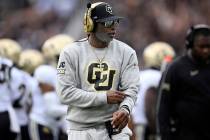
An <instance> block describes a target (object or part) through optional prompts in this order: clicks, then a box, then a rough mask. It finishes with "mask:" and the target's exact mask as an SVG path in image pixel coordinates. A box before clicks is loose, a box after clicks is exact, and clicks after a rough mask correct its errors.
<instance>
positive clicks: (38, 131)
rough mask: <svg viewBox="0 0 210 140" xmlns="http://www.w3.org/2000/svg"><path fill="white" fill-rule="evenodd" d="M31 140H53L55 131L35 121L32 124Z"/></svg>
mask: <svg viewBox="0 0 210 140" xmlns="http://www.w3.org/2000/svg"><path fill="white" fill-rule="evenodd" d="M30 135H31V140H53V139H54V137H53V131H52V130H51V129H50V128H48V127H46V126H43V125H41V124H38V123H36V122H34V121H31V122H30Z"/></svg>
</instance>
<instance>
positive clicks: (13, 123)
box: [8, 106, 20, 133]
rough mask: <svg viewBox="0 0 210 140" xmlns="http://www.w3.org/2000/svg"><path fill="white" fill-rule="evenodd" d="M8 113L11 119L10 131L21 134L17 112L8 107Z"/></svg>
mask: <svg viewBox="0 0 210 140" xmlns="http://www.w3.org/2000/svg"><path fill="white" fill-rule="evenodd" d="M8 112H9V118H10V130H11V131H12V132H15V133H19V132H20V126H19V123H18V119H17V116H16V114H15V110H14V109H13V108H12V107H11V106H9V107H8Z"/></svg>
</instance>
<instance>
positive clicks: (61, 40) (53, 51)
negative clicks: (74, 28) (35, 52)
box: [42, 34, 74, 67]
mask: <svg viewBox="0 0 210 140" xmlns="http://www.w3.org/2000/svg"><path fill="white" fill-rule="evenodd" d="M73 41H74V39H73V38H72V37H70V36H69V35H66V34H58V35H55V36H53V37H51V38H49V39H48V40H46V41H45V43H44V45H43V46H42V53H43V55H44V57H45V59H46V62H47V64H49V65H52V66H54V67H57V63H58V59H59V55H60V53H61V51H62V50H63V48H64V47H65V46H66V45H67V44H69V43H72V42H73Z"/></svg>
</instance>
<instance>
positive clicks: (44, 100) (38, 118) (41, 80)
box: [30, 65, 67, 140]
mask: <svg viewBox="0 0 210 140" xmlns="http://www.w3.org/2000/svg"><path fill="white" fill-rule="evenodd" d="M56 73H57V71H56V69H55V68H54V67H52V66H49V65H41V66H39V67H38V68H37V69H36V70H35V72H34V77H35V79H36V80H37V81H38V84H39V88H40V91H39V94H36V97H37V100H38V99H39V100H38V101H39V104H35V106H34V107H36V109H37V111H39V112H32V114H31V125H30V130H31V134H32V139H33V140H36V139H39V140H55V139H57V138H56V137H57V136H58V135H57V132H58V120H59V119H60V118H61V117H63V116H64V115H65V114H66V111H67V106H64V105H61V103H60V101H59V99H58V98H57V95H56V93H55V82H56ZM38 107H39V108H38Z"/></svg>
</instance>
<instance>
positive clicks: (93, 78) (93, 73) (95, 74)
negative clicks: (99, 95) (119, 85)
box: [88, 63, 115, 91]
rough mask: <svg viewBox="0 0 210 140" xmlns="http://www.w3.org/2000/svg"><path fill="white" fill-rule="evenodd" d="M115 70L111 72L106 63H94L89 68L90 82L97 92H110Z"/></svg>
mask: <svg viewBox="0 0 210 140" xmlns="http://www.w3.org/2000/svg"><path fill="white" fill-rule="evenodd" d="M114 74H115V70H109V69H108V65H107V64H106V63H102V64H99V63H92V64H91V65H90V66H89V67H88V82H89V83H91V84H94V88H95V89H96V90H97V91H102V90H110V89H111V88H112V84H113V80H114Z"/></svg>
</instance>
